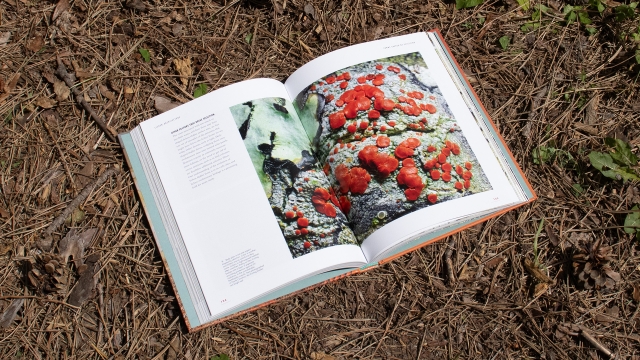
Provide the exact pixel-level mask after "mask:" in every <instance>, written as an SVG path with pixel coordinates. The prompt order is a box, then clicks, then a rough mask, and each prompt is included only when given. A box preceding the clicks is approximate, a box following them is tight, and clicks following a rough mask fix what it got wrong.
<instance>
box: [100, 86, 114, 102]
mask: <svg viewBox="0 0 640 360" xmlns="http://www.w3.org/2000/svg"><path fill="white" fill-rule="evenodd" d="M98 90H100V94H102V96H104V97H106V98H107V99H109V100H111V101H113V100H115V99H116V96H115V94H114V93H113V92H112V91H109V88H107V87H106V86H104V85H102V84H100V85H98Z"/></svg>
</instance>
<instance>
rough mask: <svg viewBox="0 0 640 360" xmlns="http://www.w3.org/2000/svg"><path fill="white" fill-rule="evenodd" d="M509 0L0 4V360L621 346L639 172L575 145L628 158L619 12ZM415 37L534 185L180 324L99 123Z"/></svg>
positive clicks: (556, 351) (586, 351)
mask: <svg viewBox="0 0 640 360" xmlns="http://www.w3.org/2000/svg"><path fill="white" fill-rule="evenodd" d="M520 3H521V4H524V5H525V8H523V7H521V6H519V5H518V2H516V1H511V0H507V1H502V2H501V1H497V2H492V1H488V2H487V3H485V4H481V5H477V6H472V5H473V4H472V1H471V0H467V1H462V0H460V1H459V4H460V5H468V6H469V8H466V9H461V10H457V9H456V4H454V3H452V2H441V1H429V2H417V1H416V2H411V1H406V2H397V3H394V2H390V1H386V0H373V1H355V2H342V3H340V2H329V1H309V2H305V1H300V0H284V1H283V0H273V1H272V2H269V1H266V0H265V1H264V2H260V1H258V0H256V1H254V2H248V1H239V0H235V1H234V0H229V1H227V2H225V3H223V2H218V1H212V2H204V1H200V0H196V1H189V2H182V1H166V2H160V1H156V0H149V1H147V0H130V1H127V2H121V1H111V0H107V1H100V2H93V1H85V0H73V1H71V2H69V1H68V0H60V1H59V2H52V1H38V2H32V1H30V0H3V1H2V2H0V116H1V118H0V328H1V330H0V331H1V335H0V353H1V354H3V358H7V359H18V358H27V359H44V358H60V359H76V358H77V359H123V358H137V359H176V358H180V359H182V358H184V359H209V358H211V357H214V356H216V355H221V354H225V355H228V356H229V357H230V358H231V359H241V358H249V359H262V358H278V359H326V360H329V359H334V358H344V359H347V358H371V359H377V358H385V359H418V358H422V359H431V358H433V359H442V358H451V359H453V358H464V359H487V358H531V357H532V358H544V359H563V358H574V359H576V358H581V359H585V358H608V357H610V356H611V357H613V356H619V358H623V359H631V358H638V356H640V334H639V333H638V329H639V328H640V314H639V309H640V307H639V304H638V302H639V301H640V262H639V261H638V260H639V259H640V254H639V251H638V250H639V249H638V240H635V235H633V234H629V233H628V232H625V229H624V228H623V224H624V222H625V219H626V218H627V217H628V216H629V213H630V209H631V208H632V207H633V206H634V204H638V203H640V193H639V190H638V183H637V182H636V183H633V182H623V180H620V179H616V176H612V178H609V177H606V176H603V175H602V174H601V172H600V171H598V170H597V169H596V168H594V167H593V166H591V165H590V158H589V153H590V152H591V151H599V152H604V153H613V154H614V156H615V154H620V153H621V152H624V151H625V150H624V149H622V148H620V147H619V148H618V150H614V148H613V147H610V146H608V145H607V144H606V143H605V139H606V138H608V137H609V138H617V139H620V140H622V141H623V142H624V143H626V144H629V146H630V149H631V151H632V152H635V153H636V154H637V153H638V146H639V145H640V94H639V90H640V87H639V86H638V71H639V65H638V61H640V59H638V58H636V55H637V53H636V49H637V47H638V43H637V42H634V41H637V39H638V38H640V34H639V33H638V31H639V30H638V28H637V26H638V25H637V18H636V19H633V16H635V15H637V13H638V11H637V10H634V9H632V8H631V12H630V13H629V11H628V10H629V9H623V10H625V11H626V14H627V15H629V16H630V17H629V18H626V19H625V17H624V16H620V13H621V11H618V10H619V9H618V7H619V6H624V5H623V4H622V5H621V4H619V3H616V2H613V1H610V2H603V3H601V2H599V1H597V2H595V1H592V2H590V4H586V3H585V4H581V3H572V4H571V5H572V6H573V7H571V8H570V7H568V6H569V4H565V3H559V2H556V1H553V0H549V1H548V2H547V1H545V2H544V3H542V4H539V3H537V2H532V3H531V4H529V3H528V2H527V1H523V2H520ZM598 4H600V5H602V7H601V8H600V10H603V11H602V12H600V11H599V10H598ZM540 5H544V7H541V6H540ZM572 12H573V13H572ZM634 12H635V13H634ZM574 15H575V16H574ZM573 17H575V18H576V20H575V21H571V19H572V18H573ZM587 20H588V21H587ZM432 28H439V29H440V30H441V31H442V33H443V35H444V37H445V39H446V41H447V42H448V44H449V45H450V46H451V48H452V51H453V53H454V55H455V56H456V57H457V59H458V61H459V62H460V65H461V66H462V67H463V68H464V70H465V72H466V74H467V76H468V78H469V80H470V81H471V83H472V85H473V86H474V88H475V90H476V91H477V93H478V94H479V96H480V98H481V99H482V101H483V102H484V104H485V106H486V107H487V109H488V111H489V113H490V114H491V116H492V117H493V119H494V121H495V122H496V124H497V127H498V129H499V130H500V132H501V133H502V135H503V136H504V137H505V139H506V141H507V143H508V145H509V146H510V148H511V149H512V151H513V153H514V155H515V157H516V158H517V160H518V161H519V163H520V164H521V166H522V167H523V169H524V171H525V173H526V175H527V177H528V178H529V180H530V181H531V183H532V184H533V187H534V188H535V190H536V191H537V193H538V194H539V196H540V198H539V200H538V201H536V202H535V203H533V204H531V205H530V206H526V207H523V208H521V209H519V210H517V211H512V212H509V213H508V214H506V215H503V216H500V217H498V218H495V219H493V220H491V221H488V222H487V223H484V224H482V225H478V226H476V227H474V228H472V229H469V230H466V231H464V232H462V233H460V234H458V235H455V236H452V237H450V238H447V239H445V240H443V241H441V242H439V243H438V244H435V245H432V246H428V247H426V248H423V249H422V250H419V251H415V252H413V253H411V254H409V255H406V256H404V257H402V258H400V259H398V260H395V261H393V262H391V263H390V264H387V265H385V266H383V267H381V268H378V269H375V270H373V271H370V272H367V273H364V274H361V275H356V276H351V277H349V278H346V279H343V280H340V281H337V282H335V283H332V284H329V285H325V286H322V287H319V288H316V289H313V290H311V291H308V292H305V293H302V294H299V295H296V296H292V297H289V298H287V299H285V300H283V301H281V302H279V303H277V304H275V305H271V306H268V307H265V308H262V309H260V310H258V311H254V312H250V313H248V314H245V315H243V316H241V317H237V318H235V319H232V320H229V321H227V322H225V323H223V324H220V325H216V326H213V327H210V328H207V329H205V330H203V331H200V332H197V333H193V334H189V333H187V332H186V330H185V326H184V322H183V319H182V317H181V315H180V312H179V311H178V306H177V302H176V300H175V298H174V293H173V290H172V288H171V286H170V284H169V282H168V278H167V274H166V271H165V269H164V267H163V265H162V262H161V260H160V257H159V254H158V250H157V248H156V246H155V243H154V241H153V238H152V235H151V232H150V229H149V224H148V223H147V220H146V219H145V217H144V215H143V212H142V208H141V204H140V201H139V198H138V196H137V193H136V189H135V187H134V184H133V179H132V177H131V174H130V173H129V171H128V169H127V166H126V164H125V162H124V158H123V154H122V152H121V149H120V147H119V144H118V143H117V142H114V141H113V134H116V133H118V132H123V131H127V130H130V129H132V128H133V127H135V126H136V125H137V124H139V123H140V122H141V121H143V120H145V119H148V118H150V117H152V116H154V115H156V114H157V113H158V111H161V110H163V109H164V107H166V106H167V103H170V102H174V103H184V102H186V101H189V100H190V99H192V98H193V96H194V92H196V91H199V92H203V91H206V90H208V91H211V90H215V89H217V88H220V87H223V86H225V85H228V84H232V83H235V82H237V81H241V80H245V79H250V78H256V77H273V78H277V79H280V80H283V79H285V78H286V76H287V75H288V74H290V73H291V72H293V71H294V70H295V69H296V68H297V67H299V66H301V65H302V64H304V63H305V62H307V61H309V60H311V59H313V58H315V57H317V56H319V55H321V54H324V53H327V52H328V51H331V50H334V49H338V48H341V47H344V46H347V45H351V44H356V43H359V42H363V41H369V40H374V39H378V38H383V37H388V36H394V35H400V34H406V33H410V32H415V31H424V30H429V29H432ZM634 34H636V35H634ZM634 39H635V40H634ZM59 64H62V65H63V67H64V69H66V72H64V71H59V66H58V65H59ZM189 64H190V66H189V67H187V65H189ZM65 81H66V82H65ZM76 97H78V99H80V100H82V101H84V102H85V106H82V105H78V103H77V102H76ZM89 109H91V112H92V113H91V112H90V111H89ZM95 119H98V120H100V119H102V120H103V121H104V124H103V126H102V127H100V126H98V125H97V122H96V120H95ZM628 165H629V166H628V168H627V170H628V171H630V172H631V173H633V172H634V171H635V172H636V173H638V167H637V164H628ZM605 170H606V168H605ZM610 175H611V174H610ZM65 209H68V210H65ZM627 231H629V232H633V231H635V228H633V227H630V228H627ZM67 256H71V258H73V259H74V261H65V260H64V258H66V257H67ZM93 274H97V276H95V277H93V276H92V275H93ZM221 358H222V357H221Z"/></svg>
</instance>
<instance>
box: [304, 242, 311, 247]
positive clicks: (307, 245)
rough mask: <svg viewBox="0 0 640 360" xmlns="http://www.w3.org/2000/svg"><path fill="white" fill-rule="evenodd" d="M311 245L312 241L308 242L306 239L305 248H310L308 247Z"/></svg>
mask: <svg viewBox="0 0 640 360" xmlns="http://www.w3.org/2000/svg"><path fill="white" fill-rule="evenodd" d="M310 247H311V243H310V242H308V241H305V242H304V248H305V249H308V248H310Z"/></svg>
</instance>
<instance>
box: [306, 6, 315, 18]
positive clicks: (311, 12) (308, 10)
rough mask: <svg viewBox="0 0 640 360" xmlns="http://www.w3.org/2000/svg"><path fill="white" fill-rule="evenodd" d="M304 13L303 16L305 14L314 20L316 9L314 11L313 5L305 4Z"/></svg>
mask: <svg viewBox="0 0 640 360" xmlns="http://www.w3.org/2000/svg"><path fill="white" fill-rule="evenodd" d="M304 12H305V14H307V15H309V16H311V17H312V18H315V17H316V9H314V8H313V5H311V4H309V3H307V4H306V5H305V6H304Z"/></svg>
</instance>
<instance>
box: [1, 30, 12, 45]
mask: <svg viewBox="0 0 640 360" xmlns="http://www.w3.org/2000/svg"><path fill="white" fill-rule="evenodd" d="M9 39H11V32H10V31H5V32H2V33H0V46H5V45H6V44H7V43H8V42H9Z"/></svg>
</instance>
